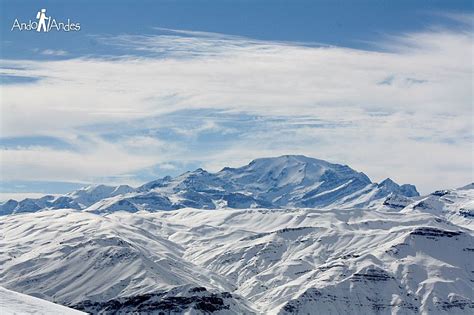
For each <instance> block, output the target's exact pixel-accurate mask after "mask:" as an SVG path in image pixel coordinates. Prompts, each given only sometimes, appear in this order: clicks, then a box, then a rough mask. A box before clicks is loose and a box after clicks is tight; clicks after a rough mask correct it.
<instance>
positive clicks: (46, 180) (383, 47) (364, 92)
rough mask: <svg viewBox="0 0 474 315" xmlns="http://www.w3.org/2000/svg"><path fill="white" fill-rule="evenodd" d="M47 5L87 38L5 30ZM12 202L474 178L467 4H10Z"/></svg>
mask: <svg viewBox="0 0 474 315" xmlns="http://www.w3.org/2000/svg"><path fill="white" fill-rule="evenodd" d="M41 8H46V9H47V14H48V15H49V16H52V17H54V18H56V19H58V20H64V19H67V18H69V19H71V21H75V22H80V24H81V30H80V31H79V32H69V33H65V32H50V33H37V32H19V31H13V32H12V31H10V29H11V27H12V23H13V21H14V20H15V18H18V19H19V20H29V19H32V20H34V17H35V15H36V12H37V11H38V10H39V9H41ZM0 12H1V13H0V25H1V26H0V32H1V33H0V34H1V52H0V54H1V56H0V57H1V60H2V65H1V68H0V69H1V73H0V78H1V84H2V86H1V89H2V90H1V92H2V93H1V96H0V97H1V99H0V100H1V103H2V104H1V106H2V109H1V112H2V121H1V122H2V126H1V139H0V149H1V150H2V153H1V158H2V165H1V167H2V169H1V175H2V182H1V186H0V194H3V195H4V196H7V195H12V194H16V195H18V194H20V193H21V194H23V195H25V196H26V195H27V194H28V193H62V192H66V191H69V190H71V189H74V188H76V187H80V186H83V185H85V184H89V183H111V184H115V183H130V184H132V185H137V184H140V183H142V182H145V181H148V180H152V179H154V178H156V177H161V176H164V175H167V174H171V175H175V174H179V173H181V172H183V171H186V170H189V169H194V168H197V167H204V168H209V169H210V170H218V169H220V168H222V167H224V166H227V165H230V166H238V165H241V164H245V163H247V162H248V161H249V160H251V159H253V158H257V157H261V156H272V155H280V154H293V153H294V154H306V155H309V156H313V157H317V158H322V159H327V160H329V161H332V162H338V163H343V164H348V165H350V166H352V167H353V168H355V169H357V170H359V171H363V172H365V173H366V174H367V175H368V176H369V177H370V178H371V179H372V180H374V181H380V180H383V179H384V178H385V177H391V178H393V179H394V180H396V181H398V182H400V183H412V184H415V185H417V186H418V187H419V189H420V190H421V191H422V192H430V191H431V190H433V189H437V188H449V187H456V186H462V185H464V184H466V183H468V182H470V181H472V180H473V166H472V161H473V156H472V140H473V126H472V120H471V119H470V117H471V116H472V83H473V82H472V70H473V69H472V67H473V65H472V49H473V39H472V27H473V24H472V23H473V5H472V1H292V2H288V1H138V2H136V1H135V2H130V1H110V2H108V1H102V2H100V3H97V2H95V1H77V2H74V3H72V2H71V3H68V4H67V5H65V4H64V2H61V1H42V2H41V3H39V2H38V1H21V2H19V1H2V2H1V11H0Z"/></svg>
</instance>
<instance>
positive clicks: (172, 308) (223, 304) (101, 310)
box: [70, 287, 233, 314]
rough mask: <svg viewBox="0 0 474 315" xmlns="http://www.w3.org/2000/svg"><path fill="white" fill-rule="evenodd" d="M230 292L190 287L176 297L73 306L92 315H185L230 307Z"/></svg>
mask: <svg viewBox="0 0 474 315" xmlns="http://www.w3.org/2000/svg"><path fill="white" fill-rule="evenodd" d="M232 299H233V296H232V294H230V293H229V292H222V293H211V292H208V291H207V289H206V288H204V287H195V288H191V289H189V291H188V292H187V294H183V296H173V295H170V292H159V293H150V294H142V295H137V296H131V297H126V298H118V299H113V300H109V301H106V302H93V301H90V300H86V301H83V302H81V303H78V304H75V305H70V307H72V308H75V309H77V310H80V311H84V312H88V313H90V314H150V313H151V312H153V314H170V313H172V314H175V313H176V314H181V313H183V312H185V311H186V310H195V311H197V312H200V313H204V314H209V313H214V312H217V311H221V310H229V309H230V300H232Z"/></svg>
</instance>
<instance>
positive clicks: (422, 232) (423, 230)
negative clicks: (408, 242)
mask: <svg viewBox="0 0 474 315" xmlns="http://www.w3.org/2000/svg"><path fill="white" fill-rule="evenodd" d="M462 233H463V232H457V231H455V232H453V231H447V230H441V229H437V228H431V227H420V228H416V229H414V230H413V231H412V232H411V233H410V234H411V235H415V236H425V237H427V238H437V237H454V236H459V235H461V234H462Z"/></svg>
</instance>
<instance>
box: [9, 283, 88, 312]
mask: <svg viewBox="0 0 474 315" xmlns="http://www.w3.org/2000/svg"><path fill="white" fill-rule="evenodd" d="M0 314H2V315H22V314H37V315H80V314H85V313H83V312H80V311H77V310H74V309H71V308H68V307H65V306H62V305H58V304H54V303H51V302H48V301H45V300H42V299H38V298H35V297H33V296H29V295H26V294H21V293H18V292H14V291H11V290H7V289H5V288H2V287H0Z"/></svg>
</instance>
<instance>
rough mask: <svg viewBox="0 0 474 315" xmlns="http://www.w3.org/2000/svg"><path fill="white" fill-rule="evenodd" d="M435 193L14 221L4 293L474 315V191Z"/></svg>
mask: <svg viewBox="0 0 474 315" xmlns="http://www.w3.org/2000/svg"><path fill="white" fill-rule="evenodd" d="M440 195H441V193H438V192H436V193H435V194H433V195H430V196H427V197H424V198H423V199H421V200H416V201H413V202H412V203H411V204H409V205H407V206H405V207H404V208H403V209H399V208H392V207H390V206H387V205H382V206H381V207H380V208H379V209H357V208H354V209H307V208H304V209H303V208H302V209H244V210H232V211H229V210H214V211H208V210H199V209H191V208H184V209H180V210H176V211H158V212H143V211H141V212H137V213H130V212H126V211H119V212H114V213H109V214H97V213H93V212H88V211H86V212H84V211H77V210H75V209H62V210H46V211H41V212H36V213H24V214H18V215H8V216H5V217H3V218H2V221H1V222H0V229H1V230H2V231H3V238H2V239H1V248H2V251H1V253H0V265H1V266H2V268H1V271H0V283H1V285H2V286H4V287H6V288H8V289H12V290H15V291H18V292H22V293H25V294H30V295H34V296H38V297H42V298H44V299H47V300H50V301H54V302H58V303H61V304H63V305H66V306H69V307H73V308H76V309H79V310H83V311H86V312H90V313H92V314H98V313H100V312H102V313H103V314H112V313H114V314H115V313H126V312H132V311H136V312H138V313H140V312H141V314H147V312H149V311H150V312H151V311H153V312H155V313H154V314H159V312H164V313H165V314H168V313H170V314H184V313H187V314H206V312H207V313H215V314H253V313H255V314H349V313H350V314H392V313H397V314H419V313H423V314H424V313H426V314H472V312H473V311H474V277H473V271H474V263H473V262H474V235H473V228H474V224H473V222H472V217H471V216H469V215H465V213H466V211H471V210H469V209H471V208H469V207H471V205H472V201H473V200H474V189H472V187H470V188H469V187H468V188H462V189H458V190H451V191H449V193H448V194H443V196H440ZM433 199H436V200H437V202H439V203H436V205H437V207H424V206H423V207H421V206H419V205H420V204H426V203H427V200H430V204H432V203H433V202H432V200H433ZM396 209H398V210H396ZM453 218H454V219H455V220H454V221H453V220H452V219H453ZM455 221H457V223H455Z"/></svg>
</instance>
